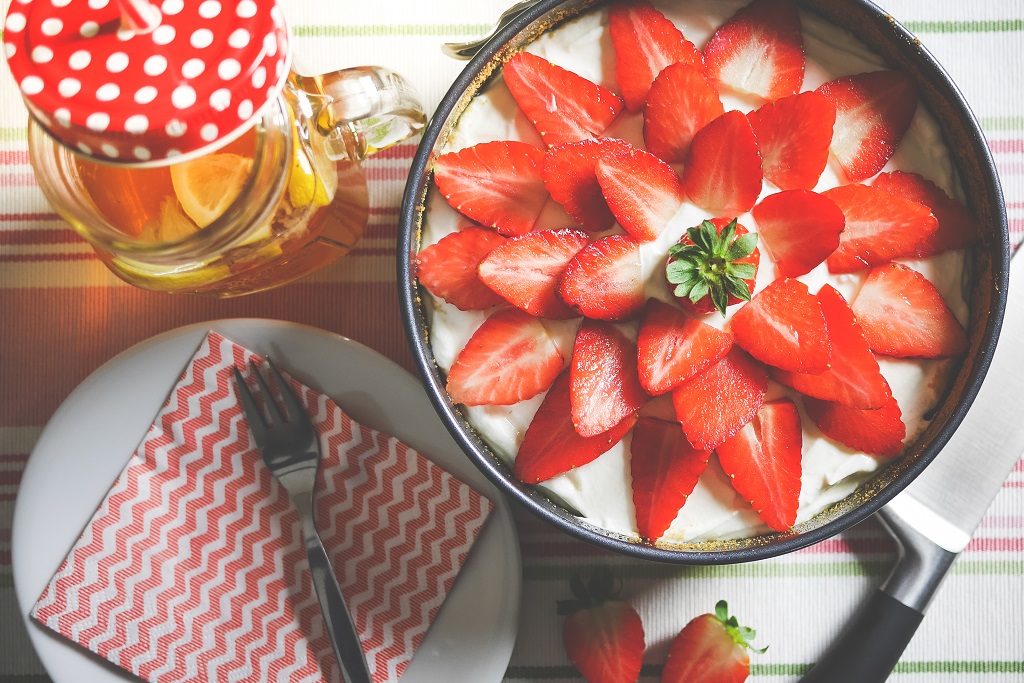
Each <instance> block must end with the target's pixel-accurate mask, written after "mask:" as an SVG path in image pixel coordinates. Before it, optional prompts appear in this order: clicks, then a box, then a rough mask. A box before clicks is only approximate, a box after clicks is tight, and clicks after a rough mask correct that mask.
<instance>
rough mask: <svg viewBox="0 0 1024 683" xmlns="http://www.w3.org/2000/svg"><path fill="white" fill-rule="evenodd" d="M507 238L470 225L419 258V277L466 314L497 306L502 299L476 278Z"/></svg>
mask: <svg viewBox="0 0 1024 683" xmlns="http://www.w3.org/2000/svg"><path fill="white" fill-rule="evenodd" d="M504 242H505V238H504V237H502V236H501V235H499V234H497V233H496V232H494V231H493V230H485V229H484V228H478V227H476V226H472V225H468V226H465V227H463V228H462V229H461V230H459V231H457V232H453V233H451V234H450V235H445V236H444V237H442V238H441V239H440V240H439V241H438V242H437V243H435V244H431V245H430V246H429V247H427V248H426V249H423V250H422V251H420V253H419V254H417V255H416V277H418V278H419V280H420V283H421V284H422V285H423V286H424V287H426V288H427V291H429V292H430V293H431V294H433V295H434V296H436V297H440V298H442V299H444V300H445V301H447V302H448V303H450V304H452V305H453V306H455V307H457V308H461V309H462V310H464V311H472V310H479V309H484V308H490V307H491V306H497V305H498V304H500V303H502V302H503V300H502V298H501V297H500V296H498V295H497V294H495V293H494V292H492V291H491V290H490V289H489V288H488V287H487V286H486V285H485V284H484V283H483V282H481V281H480V278H479V277H477V272H476V269H477V266H479V265H480V261H482V260H483V259H484V258H485V257H486V256H487V255H488V254H490V253H491V252H492V251H494V249H495V248H497V247H499V246H501V245H502V244H503V243H504Z"/></svg>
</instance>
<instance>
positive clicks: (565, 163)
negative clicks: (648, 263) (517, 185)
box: [543, 139, 635, 232]
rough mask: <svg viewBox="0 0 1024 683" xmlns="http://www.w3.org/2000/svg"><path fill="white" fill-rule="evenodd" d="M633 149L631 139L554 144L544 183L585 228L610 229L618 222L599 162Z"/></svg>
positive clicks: (598, 230)
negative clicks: (599, 177) (599, 173)
mask: <svg viewBox="0 0 1024 683" xmlns="http://www.w3.org/2000/svg"><path fill="white" fill-rule="evenodd" d="M633 149H635V148H634V147H633V146H632V145H631V144H629V143H628V142H624V141H622V140H614V139H605V140H581V141H579V142H570V143H567V144H564V145H558V146H557V147H552V148H551V149H550V150H548V154H547V158H546V159H545V160H544V171H543V176H544V185H545V186H546V187H547V189H548V192H550V193H551V196H552V197H553V198H554V199H555V201H556V202H558V203H559V204H561V205H562V206H563V207H565V210H566V212H568V214H569V215H570V216H572V218H573V220H575V221H577V222H578V223H579V224H580V225H581V226H583V228H584V229H586V230H590V231H591V232H601V231H602V230H607V229H608V228H610V227H612V225H613V224H614V223H615V216H613V215H612V212H611V211H610V210H609V209H608V205H607V204H606V203H605V200H604V196H603V195H602V194H601V185H600V184H599V183H598V182H597V165H598V163H599V162H601V161H602V160H608V159H611V158H612V157H615V156H618V155H620V154H627V153H629V152H630V151H631V150H633Z"/></svg>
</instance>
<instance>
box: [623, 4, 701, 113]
mask: <svg viewBox="0 0 1024 683" xmlns="http://www.w3.org/2000/svg"><path fill="white" fill-rule="evenodd" d="M608 31H609V33H611V36H612V46H613V47H614V48H615V78H616V80H617V81H618V82H619V89H620V90H621V91H622V99H624V100H625V101H626V109H628V110H629V111H640V109H641V108H642V107H643V106H644V101H645V100H646V99H647V91H648V90H650V88H651V83H652V82H653V81H654V79H655V78H657V77H658V74H660V73H661V71H662V69H664V68H665V67H666V66H668V65H669V64H675V63H676V62H682V63H684V64H693V65H695V66H698V67H703V58H702V57H701V54H700V51H699V50H698V49H697V48H696V47H694V45H693V43H691V42H690V41H688V40H687V39H686V38H684V37H683V34H682V33H681V32H680V31H679V29H677V28H676V25H675V24H673V23H672V22H671V21H669V20H668V19H667V18H666V17H665V15H664V14H662V13H661V12H659V11H658V10H656V9H654V7H652V6H651V3H649V2H647V1H646V0H626V1H624V2H617V3H615V4H614V5H612V6H611V9H610V10H609V11H608Z"/></svg>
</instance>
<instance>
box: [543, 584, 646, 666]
mask: <svg viewBox="0 0 1024 683" xmlns="http://www.w3.org/2000/svg"><path fill="white" fill-rule="evenodd" d="M571 585H572V588H573V593H574V594H575V595H576V599H575V600H560V601H559V602H558V613H559V614H568V615H569V616H568V617H566V620H565V624H564V625H563V627H562V642H563V644H564V645H565V652H566V654H567V655H569V660H570V661H571V662H572V663H573V664H574V665H575V666H576V668H577V669H579V672H580V673H581V674H583V678H584V679H586V681H587V683H633V682H634V681H636V680H637V679H638V678H639V677H640V667H641V665H642V664H643V654H644V627H643V624H642V623H641V621H640V615H639V614H637V613H636V610H635V609H633V608H632V607H631V606H630V605H629V604H628V603H625V602H623V601H621V600H609V599H608V598H609V597H610V595H609V594H610V593H611V591H612V586H613V585H614V579H613V578H612V577H611V574H610V572H607V570H605V572H604V575H602V573H600V572H599V571H598V572H595V573H594V575H593V576H591V578H590V581H588V582H587V583H586V584H584V582H583V580H582V579H581V578H580V577H579V576H575V577H573V579H572V583H571Z"/></svg>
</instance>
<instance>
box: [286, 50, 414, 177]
mask: <svg viewBox="0 0 1024 683" xmlns="http://www.w3.org/2000/svg"><path fill="white" fill-rule="evenodd" d="M296 80H297V85H298V86H299V88H301V89H302V90H303V91H304V92H305V94H306V95H307V96H308V98H309V102H310V104H311V106H312V111H310V112H308V113H309V115H310V118H311V120H312V122H313V125H315V126H316V128H317V130H318V131H319V132H320V134H321V135H323V136H324V137H325V138H326V140H327V142H328V153H329V154H330V156H332V157H334V158H338V159H340V158H343V157H345V158H348V159H351V160H353V161H359V160H361V159H363V158H365V157H367V156H369V155H371V154H374V153H376V152H379V151H380V150H382V149H386V148H388V147H390V146H392V145H394V144H397V143H399V142H401V141H402V140H405V139H407V138H410V137H412V136H413V135H416V134H417V133H419V132H420V131H421V130H422V129H423V126H424V125H426V122H427V115H426V114H425V113H424V112H423V105H422V104H420V101H419V97H418V96H417V95H416V91H415V90H413V88H412V86H410V85H409V83H408V82H406V80H405V79H403V78H402V77H401V76H399V75H398V74H396V73H395V72H394V71H391V70H389V69H385V68H383V67H379V66H357V67H353V68H351V69H342V70H341V71H333V72H331V73H326V74H322V75H319V76H298V77H297V79H296Z"/></svg>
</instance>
